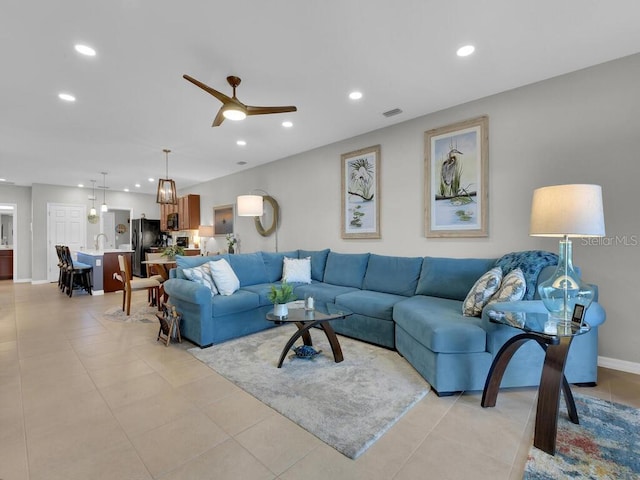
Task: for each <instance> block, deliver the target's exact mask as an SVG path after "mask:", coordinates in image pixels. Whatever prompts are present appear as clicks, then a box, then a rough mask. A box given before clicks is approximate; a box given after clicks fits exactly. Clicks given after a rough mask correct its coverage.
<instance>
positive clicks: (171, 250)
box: [162, 245, 184, 260]
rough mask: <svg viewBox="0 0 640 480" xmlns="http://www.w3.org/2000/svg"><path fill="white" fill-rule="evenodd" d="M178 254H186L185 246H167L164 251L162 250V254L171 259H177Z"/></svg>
mask: <svg viewBox="0 0 640 480" xmlns="http://www.w3.org/2000/svg"><path fill="white" fill-rule="evenodd" d="M176 255H184V247H181V246H180V245H171V246H170V247H167V248H165V249H164V252H162V256H163V257H167V258H168V259H170V260H173V259H175V258H176Z"/></svg>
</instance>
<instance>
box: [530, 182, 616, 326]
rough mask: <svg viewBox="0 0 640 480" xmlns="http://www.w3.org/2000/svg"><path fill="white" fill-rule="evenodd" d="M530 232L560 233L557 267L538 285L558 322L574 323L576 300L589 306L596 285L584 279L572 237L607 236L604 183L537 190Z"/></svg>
mask: <svg viewBox="0 0 640 480" xmlns="http://www.w3.org/2000/svg"><path fill="white" fill-rule="evenodd" d="M529 235H531V236H534V237H560V238H561V240H560V252H559V259H558V268H557V269H556V271H555V272H554V274H553V275H552V276H551V278H549V279H548V280H546V281H544V282H542V283H541V284H539V285H538V293H539V294H540V298H541V299H542V302H543V303H544V306H545V307H546V308H547V310H548V311H549V313H550V314H551V317H552V318H553V319H554V320H556V321H557V322H558V324H559V325H563V326H568V325H569V324H570V323H571V317H572V315H573V309H574V308H575V306H576V304H579V305H582V306H583V307H584V309H585V310H586V309H587V308H588V307H589V305H591V302H592V301H593V298H594V296H595V289H594V288H593V287H592V286H591V285H588V284H586V283H584V282H582V281H581V279H580V275H579V274H578V273H577V272H576V270H575V269H574V267H573V260H572V246H571V240H570V238H571V237H578V238H579V237H602V236H604V213H603V209H602V187H601V186H600V185H554V186H549V187H542V188H538V189H536V190H534V192H533V201H532V204H531V225H530V229H529Z"/></svg>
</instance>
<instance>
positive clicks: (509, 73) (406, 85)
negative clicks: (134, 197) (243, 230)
mask: <svg viewBox="0 0 640 480" xmlns="http://www.w3.org/2000/svg"><path fill="white" fill-rule="evenodd" d="M639 18H640V2H638V1H637V0H616V1H609V2H606V1H603V0H562V1H558V0H538V1H527V2H525V1H514V0H484V1H479V0H458V1H443V0H440V1H432V0H396V1H393V2H391V1H388V0H367V1H365V0H326V1H323V2H310V1H301V0H269V1H263V0H262V1H261V0H245V1H242V0H236V1H224V2H223V1H220V0H217V1H216V0H184V1H176V0H171V1H169V0H110V1H98V0H64V1H63V2H53V1H47V0H36V1H35V2H34V1H25V0H3V1H2V5H1V6H0V62H1V63H0V65H1V70H0V71H1V72H2V74H1V75H0V178H5V179H6V180H7V182H5V184H6V183H8V182H13V183H14V184H16V185H31V184H32V183H46V184H54V185H68V186H74V185H77V184H78V183H84V184H85V186H88V187H90V186H91V183H90V180H91V179H95V180H97V181H98V183H97V184H98V185H100V184H101V183H102V176H101V175H100V172H102V171H107V172H108V176H107V185H108V186H109V187H110V189H122V188H125V187H129V188H131V190H132V191H141V192H144V193H154V192H155V188H156V183H153V184H152V183H149V182H148V181H147V178H148V177H150V176H152V177H154V178H156V179H157V178H158V177H159V176H164V172H165V161H164V154H163V153H162V149H163V148H170V149H171V150H172V153H171V154H170V157H169V176H170V177H172V178H174V179H175V180H176V182H177V185H178V189H180V188H184V187H188V186H190V185H194V184H197V183H201V182H203V181H206V180H210V179H213V178H217V177H221V176H224V175H228V174H230V173H233V172H237V171H240V170H243V169H247V168H251V167H254V166H256V165H259V164H263V163H267V162H270V161H273V160H277V159H280V158H283V157H287V156H289V155H293V154H296V153H299V152H303V151H306V150H309V149H312V148H315V147H318V146H321V145H326V144H329V143H332V142H335V141H338V140H341V139H345V138H349V137H352V136H355V135H358V134H361V133H365V132H368V131H371V130H375V129H378V128H382V127H385V126H389V125H392V124H394V123H399V122H403V121H406V120H409V119H411V118H415V117H418V116H421V115H425V114H427V113H430V112H434V111H437V110H441V109H444V108H447V107H451V106H453V105H457V104H460V103H464V102H467V101H470V100H473V99H477V98H481V97H485V96H487V95H491V94H494V93H498V92H501V91H504V90H508V89H512V88H515V87H518V86H521V85H525V84H529V83H532V82H536V81H539V80H543V79H546V78H550V77H553V76H557V75H560V74H563V73H567V72H571V71H574V70H578V69H581V68H584V67H587V66H590V65H595V64H598V63H602V62H605V61H607V60H611V59H615V58H619V57H623V56H626V55H630V54H633V53H637V52H639V51H640V27H639V23H638V19H639ZM76 43H85V44H88V45H91V46H92V47H94V48H95V49H96V50H97V52H98V53H97V56H96V57H93V58H87V57H83V56H81V55H79V54H77V53H76V52H75V51H74V48H73V47H74V44H76ZM467 43H472V44H474V45H475V46H476V53H475V54H474V55H472V56H471V57H467V58H459V57H457V56H456V55H455V51H456V49H457V48H458V47H460V46H461V45H464V44H467ZM185 73H187V74H189V75H191V76H193V77H195V78H197V79H198V80H201V81H202V82H204V83H206V84H208V85H210V86H211V87H213V88H215V89H217V90H220V91H223V92H225V93H227V94H231V88H230V87H229V86H228V84H227V83H226V80H225V78H226V77H227V76H228V75H232V74H233V75H237V76H239V77H241V78H242V84H241V85H240V87H239V88H238V92H237V93H238V98H239V99H240V100H241V101H243V102H244V103H247V104H251V105H296V106H297V107H298V112H297V113H291V114H278V115H267V116H255V117H249V118H247V119H246V120H244V121H242V122H238V123H235V122H231V121H228V120H227V121H225V122H224V123H223V124H222V126H220V127H216V128H211V123H212V121H213V118H214V117H215V114H216V112H217V111H218V109H219V107H220V103H219V102H218V101H217V100H216V99H215V98H214V97H212V96H211V95H209V94H207V93H205V92H204V91H202V90H200V89H199V88H197V87H195V86H194V85H192V84H190V83H188V82H187V81H186V80H184V79H183V78H182V75H183V74H185ZM353 89H359V90H361V91H362V92H363V94H364V97H363V99H362V100H360V101H358V102H354V101H351V100H349V99H348V98H347V94H348V93H349V92H350V91H351V90H353ZM62 91H67V92H71V93H73V94H74V95H75V96H76V98H77V101H76V102H75V103H65V102H62V101H61V100H59V99H58V98H57V95H58V93H59V92H62ZM393 108H400V109H402V111H403V113H402V114H401V115H397V116H394V117H391V118H386V117H384V116H383V115H382V112H385V111H387V110H391V109H393ZM283 120H291V121H292V122H294V126H293V128H290V129H285V128H283V127H282V126H281V122H282V121H283ZM238 139H243V140H246V142H247V145H246V146H245V147H238V146H237V145H236V140H238ZM240 161H244V162H247V164H246V165H244V166H239V165H238V164H237V163H238V162H240ZM135 182H140V183H141V184H142V187H141V188H140V189H135V188H134V183H135ZM0 184H1V182H0Z"/></svg>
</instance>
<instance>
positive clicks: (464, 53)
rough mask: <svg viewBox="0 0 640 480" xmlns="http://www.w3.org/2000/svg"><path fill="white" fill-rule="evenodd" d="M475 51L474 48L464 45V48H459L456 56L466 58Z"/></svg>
mask: <svg viewBox="0 0 640 480" xmlns="http://www.w3.org/2000/svg"><path fill="white" fill-rule="evenodd" d="M475 50H476V47H474V46H473V45H465V46H464V47H460V48H459V49H458V50H457V51H456V54H457V55H458V56H459V57H467V56H469V55H471V54H472V53H473V52H475Z"/></svg>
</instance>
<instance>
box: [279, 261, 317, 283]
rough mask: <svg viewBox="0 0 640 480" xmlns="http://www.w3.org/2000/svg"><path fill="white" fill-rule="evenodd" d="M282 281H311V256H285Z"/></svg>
mask: <svg viewBox="0 0 640 480" xmlns="http://www.w3.org/2000/svg"><path fill="white" fill-rule="evenodd" d="M282 281H283V282H287V283H311V257H307V258H289V257H284V260H283V266H282Z"/></svg>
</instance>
